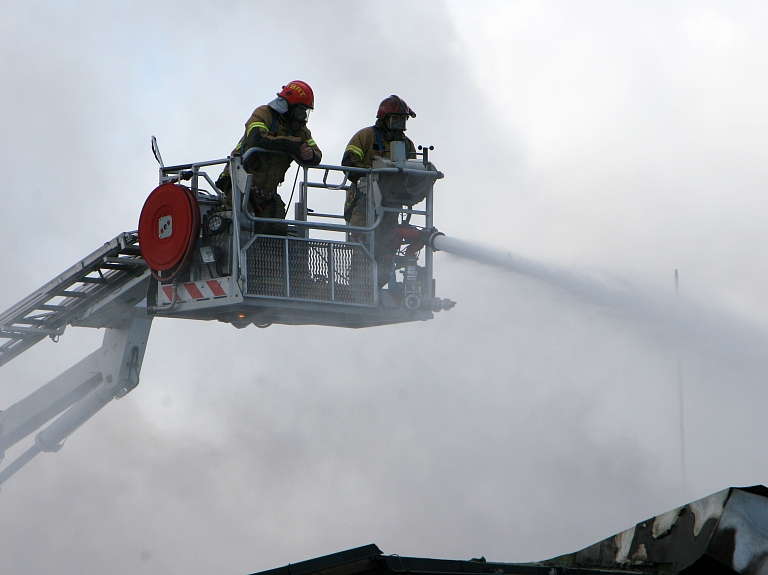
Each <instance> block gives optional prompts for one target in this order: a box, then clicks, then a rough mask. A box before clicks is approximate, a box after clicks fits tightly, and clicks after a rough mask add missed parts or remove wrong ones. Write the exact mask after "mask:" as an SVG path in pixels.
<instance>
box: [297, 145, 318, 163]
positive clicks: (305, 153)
mask: <svg viewBox="0 0 768 575" xmlns="http://www.w3.org/2000/svg"><path fill="white" fill-rule="evenodd" d="M299 156H301V159H302V160H305V161H309V160H311V159H312V158H314V157H315V151H314V150H313V149H312V148H311V147H310V146H309V144H307V143H306V142H304V143H303V144H302V145H301V148H299Z"/></svg>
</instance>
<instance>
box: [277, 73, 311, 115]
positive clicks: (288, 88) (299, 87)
mask: <svg viewBox="0 0 768 575" xmlns="http://www.w3.org/2000/svg"><path fill="white" fill-rule="evenodd" d="M277 95H278V96H280V97H281V98H285V99H286V101H287V102H288V103H289V104H290V105H291V106H293V105H294V104H304V105H305V106H306V107H307V108H311V109H313V110H314V109H315V93H314V92H313V91H312V88H310V87H309V84H307V83H306V82H302V81H301V80H294V81H293V82H288V83H287V84H286V85H285V86H283V89H282V90H280V92H278V94H277Z"/></svg>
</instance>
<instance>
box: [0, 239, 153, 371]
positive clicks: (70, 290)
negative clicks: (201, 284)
mask: <svg viewBox="0 0 768 575" xmlns="http://www.w3.org/2000/svg"><path fill="white" fill-rule="evenodd" d="M137 241H138V236H137V235H136V233H134V232H124V233H122V234H120V235H119V236H117V237H116V238H114V239H113V240H111V241H109V242H107V243H106V244H104V245H103V246H102V247H101V248H99V249H98V250H96V251H95V252H93V253H92V254H90V255H89V256H87V257H86V258H84V259H83V260H81V261H79V262H78V263H76V264H75V265H73V266H72V267H70V268H69V269H68V270H67V271H65V272H64V273H62V274H61V275H59V276H58V277H56V278H54V279H52V280H51V281H49V282H48V283H47V284H45V285H44V286H43V287H41V288H40V289H38V290H37V291H35V292H34V293H32V294H30V295H29V296H27V297H26V298H24V299H23V300H21V301H20V302H19V303H17V304H16V305H15V306H13V307H12V308H11V309H9V310H7V311H6V312H5V313H3V314H2V315H0V338H2V339H5V340H6V341H5V342H4V343H3V344H2V345H0V366H1V365H4V364H6V363H8V362H9V361H10V360H11V359H13V358H14V357H16V356H17V355H19V354H20V353H23V352H24V351H26V350H27V349H29V348H30V347H32V346H33V345H35V344H36V343H38V342H40V341H42V340H43V339H45V338H46V337H51V338H54V339H56V338H58V337H59V336H60V335H61V334H62V333H64V329H65V328H66V327H67V325H68V324H70V323H71V324H73V325H84V326H88V327H107V326H108V325H109V323H110V322H114V321H115V320H116V319H118V318H116V317H111V318H107V317H104V318H103V320H104V321H100V322H95V323H102V324H103V325H94V322H93V321H88V315H89V313H88V312H89V311H91V310H92V311H96V310H97V309H99V307H100V304H103V303H104V301H103V300H104V299H105V298H107V297H108V296H109V295H110V294H114V293H115V292H116V291H117V290H118V288H121V287H122V286H124V285H125V284H127V283H129V282H132V281H133V282H134V283H135V282H136V280H137V279H139V280H140V281H141V280H142V279H143V280H144V283H145V285H146V283H147V282H148V278H149V274H148V272H147V270H146V264H145V263H144V260H143V259H142V258H141V253H140V252H139V247H138V245H136V244H137ZM144 289H145V291H146V287H145V288H144ZM137 291H138V290H137ZM143 297H144V295H141V296H140V297H138V299H137V300H135V302H136V303H138V301H141V299H143ZM78 319H82V322H78Z"/></svg>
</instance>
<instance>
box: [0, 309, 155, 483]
mask: <svg viewBox="0 0 768 575" xmlns="http://www.w3.org/2000/svg"><path fill="white" fill-rule="evenodd" d="M136 309H137V312H139V311H140V310H141V311H142V312H143V314H142V313H137V316H138V317H134V318H133V319H132V320H131V321H130V323H129V325H127V326H126V327H125V328H122V329H115V328H107V329H106V333H105V334H104V340H103V342H102V345H101V348H99V349H98V350H96V351H95V352H93V353H92V354H90V355H89V356H88V357H86V358H85V359H83V360H82V361H80V362H79V363H78V364H76V365H75V366H73V367H72V368H70V369H68V370H67V371H65V372H64V373H63V374H61V375H60V376H58V377H56V378H55V379H53V380H51V381H50V382H48V383H47V384H45V385H44V386H43V387H42V388H40V389H39V390H37V391H35V392H33V393H32V394H30V395H29V396H27V397H26V398H24V399H22V400H21V401H19V402H17V403H16V404H14V405H13V406H11V407H10V408H8V409H7V410H5V411H4V412H2V413H0V425H2V427H1V428H0V450H2V451H5V449H6V448H8V447H10V446H11V445H14V444H15V443H17V442H18V441H20V440H21V439H23V438H24V437H26V436H27V435H29V434H30V433H32V432H34V431H35V430H36V429H38V428H40V427H41V426H42V425H44V424H45V423H46V422H47V421H50V420H51V419H53V418H54V417H56V416H57V415H58V414H59V413H61V412H62V411H63V412H64V413H63V414H62V415H61V416H59V418H58V419H56V420H55V421H54V422H53V423H51V424H50V425H49V426H48V427H47V428H46V429H44V430H43V431H41V432H39V433H38V434H37V436H36V437H35V444H34V445H33V446H32V447H31V448H29V449H28V450H27V451H26V452H25V453H23V454H22V455H21V456H20V457H19V458H18V459H17V460H16V461H14V462H13V463H11V464H10V465H8V466H7V467H6V468H5V469H3V470H2V471H0V484H2V483H3V482H4V481H6V480H7V479H8V478H9V477H10V476H11V475H13V474H14V473H15V472H16V471H18V470H19V469H20V468H21V467H22V466H23V465H25V464H26V463H28V462H29V461H30V460H31V459H32V458H33V457H34V456H35V455H37V454H38V453H40V452H41V451H49V452H55V451H58V450H59V449H61V447H62V444H63V442H64V440H65V439H66V438H67V437H69V435H71V434H72V433H73V432H74V431H75V430H76V429H77V428H78V427H80V426H81V425H82V424H83V423H85V422H86V421H87V420H89V419H90V418H91V417H93V416H94V415H95V414H96V413H97V412H98V411H99V410H100V409H101V408H103V407H104V406H105V405H107V404H108V403H109V402H110V401H112V400H113V399H115V398H120V397H123V396H125V395H126V394H127V393H129V392H130V391H131V390H132V389H133V388H135V387H136V386H137V385H138V383H139V374H140V373H141V364H142V362H143V360H144V352H145V350H146V346H147V340H148V338H149V331H150V328H151V326H152V318H151V317H147V316H146V310H143V309H142V308H136ZM142 315H143V317H142ZM64 410H66V411H64Z"/></svg>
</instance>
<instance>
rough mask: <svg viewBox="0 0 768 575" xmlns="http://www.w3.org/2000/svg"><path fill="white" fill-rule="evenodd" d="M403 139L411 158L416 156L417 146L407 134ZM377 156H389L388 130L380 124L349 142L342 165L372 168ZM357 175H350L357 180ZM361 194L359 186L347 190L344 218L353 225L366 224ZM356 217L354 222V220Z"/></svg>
mask: <svg viewBox="0 0 768 575" xmlns="http://www.w3.org/2000/svg"><path fill="white" fill-rule="evenodd" d="M403 141H404V142H405V147H406V150H407V152H408V157H409V158H415V157H416V155H415V152H416V146H414V145H413V142H412V141H411V140H410V139H409V138H408V137H407V136H405V135H403ZM376 156H381V157H383V158H389V141H388V139H387V133H386V131H384V130H382V129H380V128H379V127H378V126H369V127H367V128H363V129H362V130H360V131H358V132H357V133H356V134H355V135H354V136H352V139H351V140H350V141H349V144H347V147H346V149H345V150H344V156H343V157H342V158H341V165H342V166H350V167H355V168H370V167H371V166H372V165H373V159H374V158H375V157H376ZM357 179H358V178H357V177H355V176H354V175H352V176H350V180H352V181H353V182H356V181H357ZM359 199H360V198H359V195H358V193H357V186H356V185H352V186H350V188H349V190H348V191H347V200H346V202H344V218H345V219H346V220H347V222H350V223H352V224H353V225H365V213H364V212H363V211H362V210H361V209H360V208H359V207H358V203H359ZM353 217H354V220H355V221H354V222H353V221H352V219H353Z"/></svg>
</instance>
